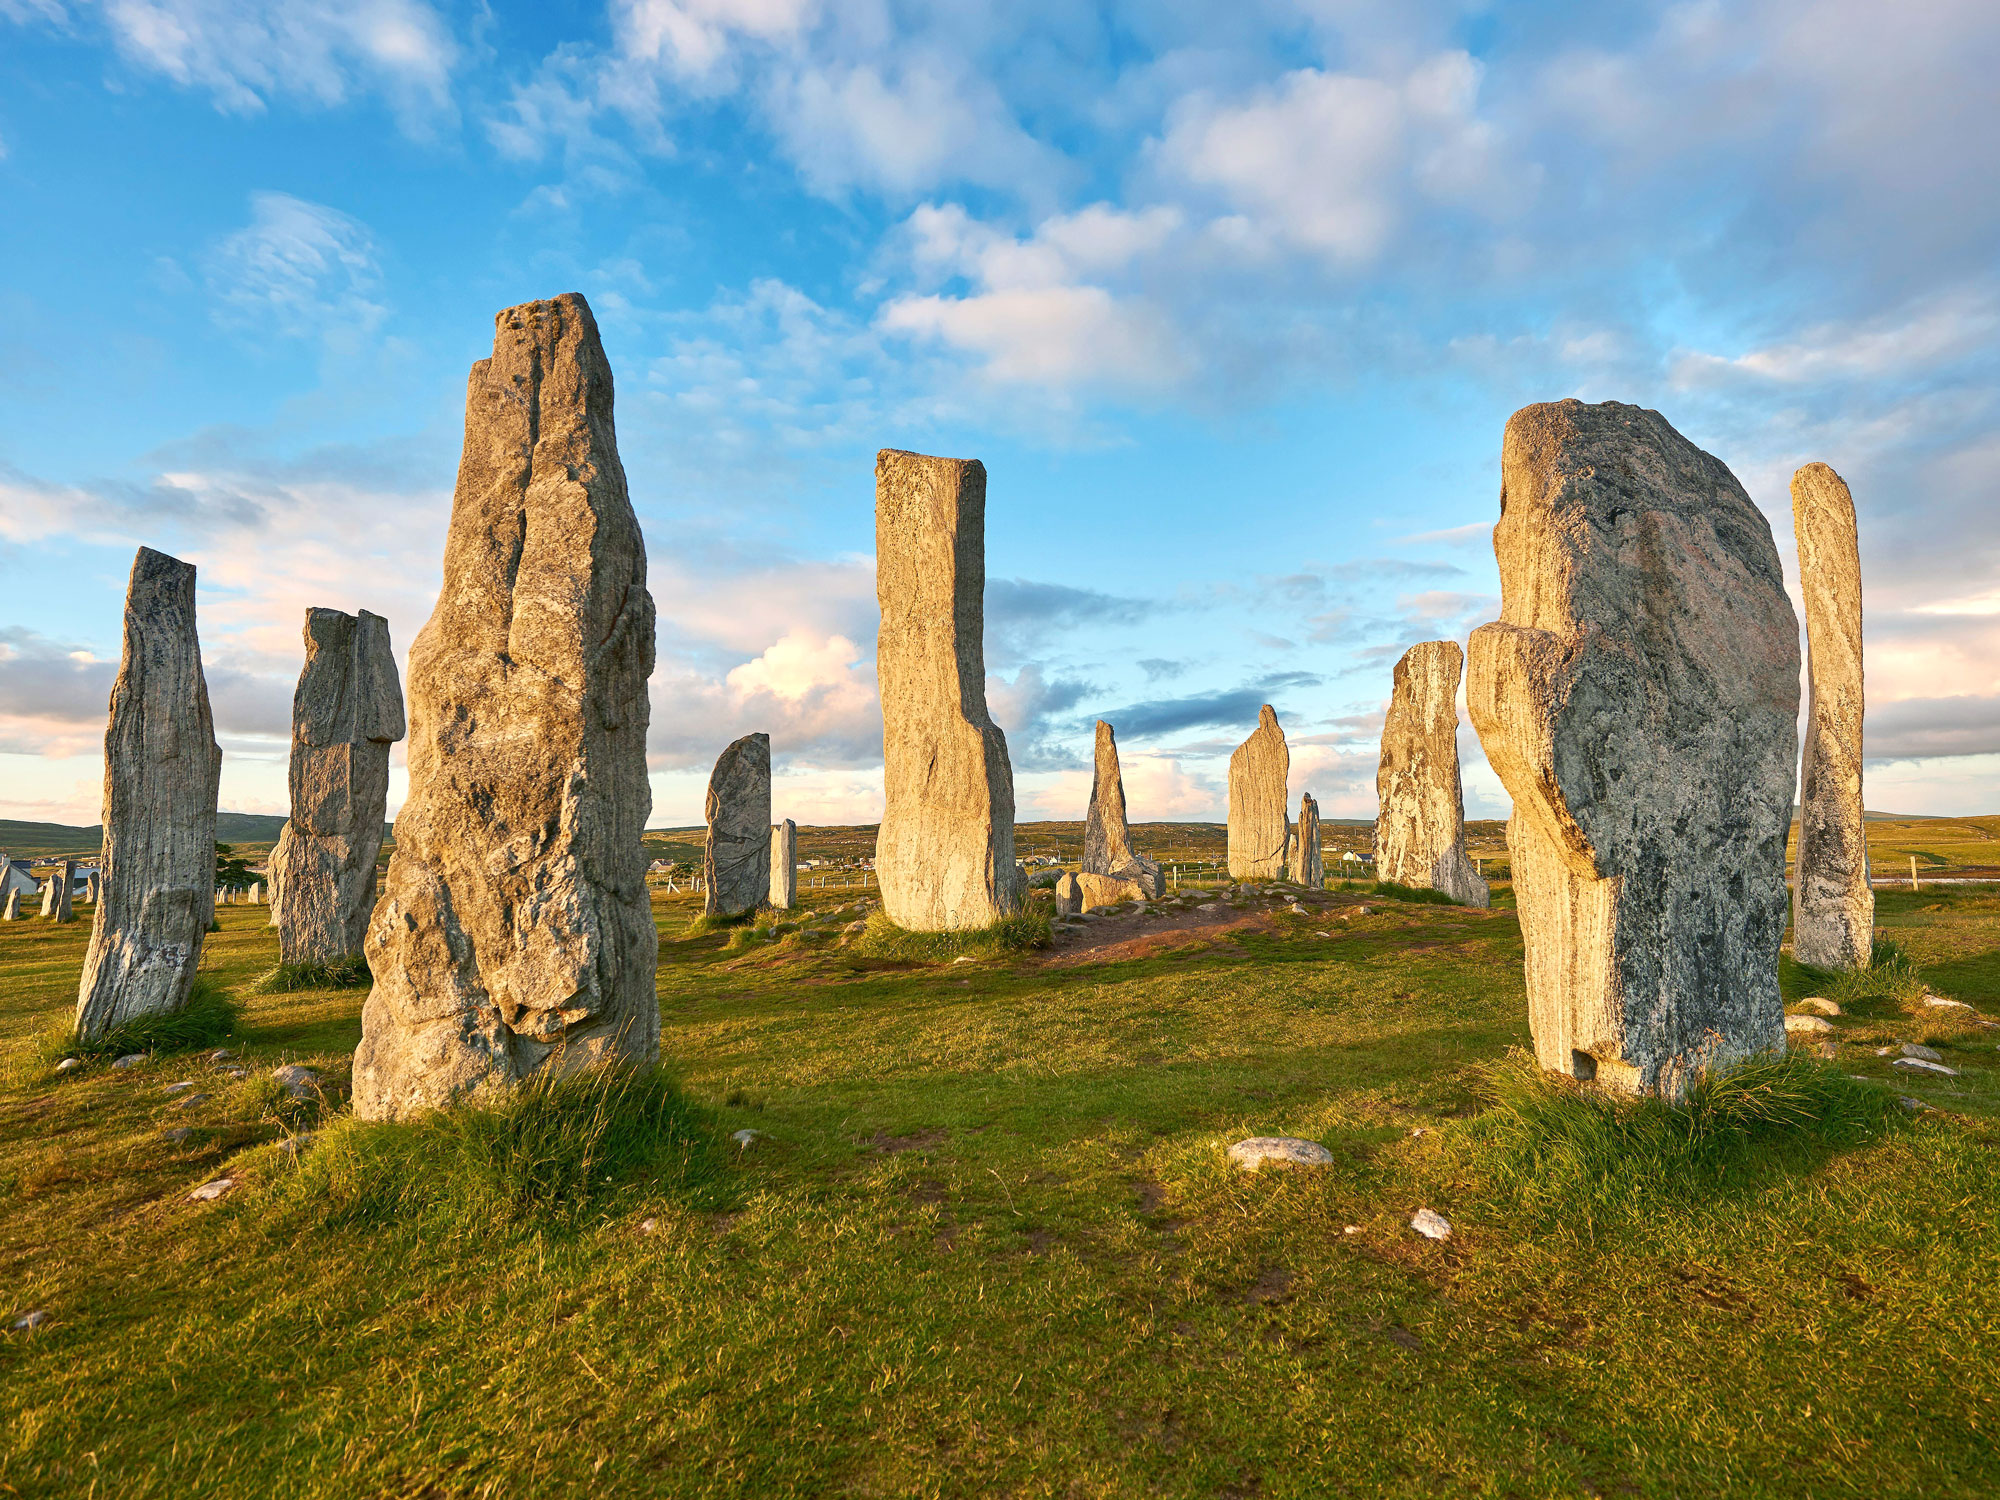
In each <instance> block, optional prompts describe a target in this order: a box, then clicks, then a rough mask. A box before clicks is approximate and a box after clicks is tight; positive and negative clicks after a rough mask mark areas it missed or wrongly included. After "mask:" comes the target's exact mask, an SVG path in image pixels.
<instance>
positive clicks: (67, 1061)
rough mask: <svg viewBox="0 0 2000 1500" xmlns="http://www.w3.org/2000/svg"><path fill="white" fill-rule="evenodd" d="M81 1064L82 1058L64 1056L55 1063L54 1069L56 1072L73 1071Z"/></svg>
mask: <svg viewBox="0 0 2000 1500" xmlns="http://www.w3.org/2000/svg"><path fill="white" fill-rule="evenodd" d="M82 1066H83V1059H82V1058H80V1057H65V1058H64V1059H63V1060H62V1061H61V1062H59V1063H57V1064H56V1071H57V1072H58V1073H74V1072H75V1071H76V1070H77V1069H78V1068H80V1067H82Z"/></svg>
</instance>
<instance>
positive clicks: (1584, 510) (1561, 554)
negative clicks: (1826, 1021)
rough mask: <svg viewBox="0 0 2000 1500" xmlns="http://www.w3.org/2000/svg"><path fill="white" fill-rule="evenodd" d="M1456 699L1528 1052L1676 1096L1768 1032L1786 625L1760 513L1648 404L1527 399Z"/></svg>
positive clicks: (1781, 846)
mask: <svg viewBox="0 0 2000 1500" xmlns="http://www.w3.org/2000/svg"><path fill="white" fill-rule="evenodd" d="M1493 550H1494V552H1495V554H1496V555H1497V557H1498V559H1499V564H1500V601H1501V604H1500V611H1501V618H1500V620H1499V621H1498V622H1496V623H1494V624H1491V625H1485V626H1482V627H1480V629H1478V630H1477V631H1475V632H1474V633H1473V636H1472V651H1471V668H1470V671H1469V673H1468V675H1467V687H1466V702H1467V705H1468V707H1469V708H1470V710H1471V713H1472V722H1473V725H1474V727H1475V728H1476V729H1477V730H1478V731H1479V738H1480V741H1481V742H1482V743H1483V744H1484V745H1485V747H1486V756H1487V759H1488V760H1489V761H1490V762H1491V764H1492V766H1493V769H1494V772H1495V773H1496V774H1497V775H1498V776H1499V778H1500V780H1501V782H1502V784H1503V785H1505V786H1506V788H1507V790H1508V792H1509V793H1510V794H1511V795H1512V796H1513V799H1514V816H1513V819H1512V820H1511V821H1510V822H1509V824H1508V828H1507V838H1508V847H1509V849H1510V850H1511V851H1512V855H1513V872H1514V891H1515V896H1516V899H1517V901H1518V903H1519V906H1520V913H1521V929H1522V933H1523V936H1524V937H1525V939H1526V946H1527V981H1528V1003H1529V1021H1530V1024H1531V1026H1532V1029H1533V1031H1534V1036H1535V1051H1536V1055H1537V1056H1538V1057H1539V1058H1540V1060H1541V1063H1542V1066H1543V1067H1545V1068H1548V1069H1551V1070H1553V1071H1556V1072H1561V1073H1567V1074H1571V1075H1573V1076H1575V1077H1579V1078H1596V1079H1598V1080H1599V1081H1600V1082H1603V1083H1607V1084H1610V1085H1613V1086H1615V1087H1619V1088H1624V1089H1631V1090H1638V1091H1645V1092H1656V1093H1660V1094H1663V1095H1667V1096H1670V1097H1672V1096H1678V1095H1679V1094H1680V1093H1681V1092H1682V1091H1683V1090H1684V1089H1685V1088H1686V1086H1687V1085H1688V1084H1689V1083H1690V1082H1691V1081H1692V1080H1693V1079H1694V1078H1695V1077H1696V1076H1698V1075H1699V1073H1700V1072H1701V1071H1702V1070H1703V1069H1705V1068H1709V1067H1714V1066H1718V1065H1727V1064H1729V1063H1732V1062H1735V1061H1737V1060H1739V1059H1742V1058H1745V1057H1748V1056H1751V1055H1753V1054H1756V1053H1760V1052H1768V1051H1778V1050H1782V1049H1783V1047H1784V1039H1785V1032H1784V1010H1783V1006H1782V1004H1781V1003H1780V1000H1779V995H1778V973H1777V960H1778V944H1779V941H1780V940H1781V939H1782V937H1783V936H1784V931H1785V906H1786V901H1785V835H1786V832H1787V830H1788V828H1789V826H1790V823H1791V812H1792V788H1793V785H1794V777H1795V775H1796V765H1797V760H1796V756H1797V751H1798V725H1797V719H1798V706H1799V650H1798V620H1797V617H1796V616H1795V615H1794V614H1793V613H1792V606H1791V601H1790V600H1789V599H1788V598H1787V597H1786V595H1785V586H1784V575H1783V573H1782V571H1781V570H1780V567H1779V563H1778V552H1777V548H1776V547H1775V546H1773V544H1772V541H1771V528H1770V525H1769V523H1768V522H1766V521H1765V519H1764V517H1763V515H1762V513H1761V512H1759V511H1758V509H1757V507H1756V506H1755V505H1753V504H1751V502H1750V497H1749V496H1748V495H1746V494H1745V493H1744V492H1743V487H1742V485H1740V484H1738V483H1737V482H1736V477H1735V476H1734V475H1733V474H1731V473H1730V472H1729V470H1728V468H1727V467H1725V466H1724V465H1723V464H1722V462H1721V461H1720V460H1718V459H1716V458H1714V457H1711V456H1710V455H1709V454H1707V453H1704V452H1702V451H1701V450H1700V449H1699V448H1697V447H1695V446H1694V444H1692V443H1690V442H1689V441H1688V440H1687V439H1686V438H1684V437H1682V436H1681V435H1680V434H1679V433H1678V432H1676V431H1674V429H1673V428H1672V427H1671V426H1669V425H1668V424H1667V422H1666V420H1665V419H1664V418H1663V417H1661V416H1660V414H1659V413H1658V412H1653V411H1646V410H1642V409H1641V408H1639V407H1635V406H1624V405H1620V404H1618V403H1617V402H1605V403H1603V404H1601V405H1596V406H1586V405H1584V404H1583V403H1582V402H1580V401H1575V400H1570V401H1560V402H1554V403H1551V404H1548V405H1541V406H1529V407H1525V408H1523V409H1522V410H1520V411H1518V412H1516V413H1515V414H1514V415H1513V417H1512V418H1511V419H1510V420H1509V421H1508V423H1507V433H1506V440H1505V446H1504V448H1503V451H1502V455H1501V491H1500V522H1499V524H1498V525H1497V526H1496V527H1495V528H1494V532H1493Z"/></svg>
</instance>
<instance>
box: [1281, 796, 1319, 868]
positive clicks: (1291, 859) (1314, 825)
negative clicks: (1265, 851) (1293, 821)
mask: <svg viewBox="0 0 2000 1500" xmlns="http://www.w3.org/2000/svg"><path fill="white" fill-rule="evenodd" d="M1286 867H1287V873H1288V874H1289V875H1290V876H1291V877H1292V880H1293V882H1294V883H1295V884H1298V885H1302V886H1305V887H1306V888H1307V889H1308V890H1314V891H1316V890H1319V889H1320V888H1321V887H1322V886H1324V885H1325V884H1326V865H1325V864H1324V862H1323V861H1322V860H1321V858H1320V852H1319V803H1318V802H1317V801H1315V800H1314V799H1313V797H1312V796H1311V794H1309V793H1308V794H1306V795H1304V796H1301V797H1300V798H1299V821H1298V825H1297V826H1296V827H1295V828H1293V829H1292V841H1291V848H1290V850H1289V853H1288V856H1287V859H1286Z"/></svg>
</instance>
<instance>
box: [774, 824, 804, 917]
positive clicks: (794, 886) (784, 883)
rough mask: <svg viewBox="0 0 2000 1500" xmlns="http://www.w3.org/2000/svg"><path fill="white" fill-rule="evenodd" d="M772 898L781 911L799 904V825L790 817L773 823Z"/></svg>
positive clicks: (788, 909)
mask: <svg viewBox="0 0 2000 1500" xmlns="http://www.w3.org/2000/svg"><path fill="white" fill-rule="evenodd" d="M770 900H771V905H773V906H775V907H776V908H777V909H778V910H779V911H790V910H791V909H792V908H793V907H795V906H797V905H798V904H799V825H798V824H796V823H794V822H793V821H792V820H791V819H790V818H786V819H785V820H784V821H783V822H781V823H773V824H772V825H771V896H770Z"/></svg>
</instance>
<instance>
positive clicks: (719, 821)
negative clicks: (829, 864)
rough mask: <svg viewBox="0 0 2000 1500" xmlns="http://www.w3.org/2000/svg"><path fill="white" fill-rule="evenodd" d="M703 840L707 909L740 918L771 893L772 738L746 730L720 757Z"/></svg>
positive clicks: (710, 790) (717, 914)
mask: <svg viewBox="0 0 2000 1500" xmlns="http://www.w3.org/2000/svg"><path fill="white" fill-rule="evenodd" d="M707 816H708V836H707V839H706V840H705V841H704V843H703V844H702V854H701V873H702V884H703V889H704V891H705V892H706V896H705V899H704V900H703V903H702V912H703V914H704V915H706V916H711V917H740V916H742V915H743V914H744V913H745V912H752V911H755V910H756V909H757V908H758V907H760V906H762V905H763V904H764V903H765V902H766V901H767V900H769V899H770V896H771V737H770V736H769V735H768V734H746V735H744V736H743V738H742V739H740V740H736V741H733V742H732V743H731V744H730V745H729V746H728V747H727V748H726V749H725V750H724V751H723V752H722V754H721V755H719V756H717V757H716V760H715V770H714V771H713V772H712V773H711V774H710V776H709V778H708V803H707Z"/></svg>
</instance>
